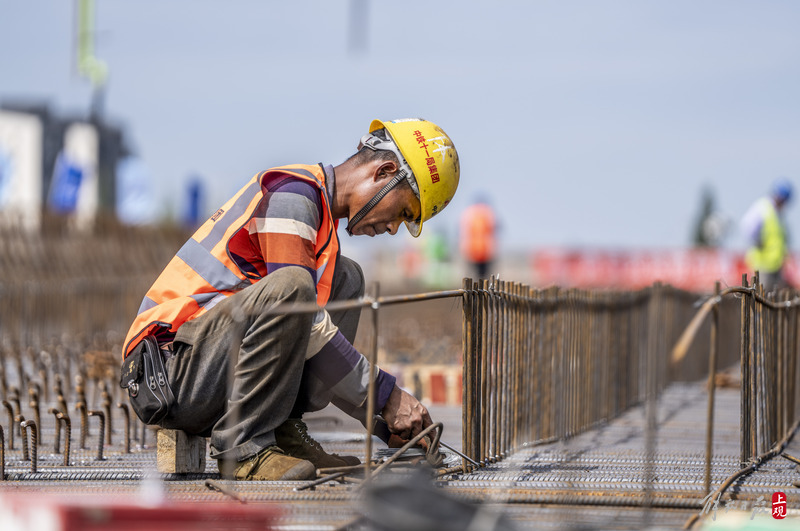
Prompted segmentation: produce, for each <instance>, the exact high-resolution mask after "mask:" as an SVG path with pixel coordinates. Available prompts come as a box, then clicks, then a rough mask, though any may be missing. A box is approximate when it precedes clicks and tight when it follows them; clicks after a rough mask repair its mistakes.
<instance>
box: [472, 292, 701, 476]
mask: <svg viewBox="0 0 800 531" xmlns="http://www.w3.org/2000/svg"><path fill="white" fill-rule="evenodd" d="M463 292H464V296H463V314H464V318H463V335H462V341H463V353H464V370H463V379H464V381H463V402H462V407H463V416H462V418H463V427H462V429H463V442H462V447H463V449H464V451H465V453H466V454H467V455H469V456H470V457H471V458H473V459H475V460H477V461H479V462H481V463H482V464H486V463H493V462H496V461H497V460H499V459H502V458H504V457H506V456H508V455H509V454H510V453H512V452H514V451H516V450H518V449H519V448H521V447H523V446H528V445H531V444H536V443H541V442H546V441H552V440H556V439H563V438H568V437H571V436H574V435H576V434H578V433H580V432H582V431H584V430H586V429H588V428H590V427H592V426H594V425H596V424H597V423H598V422H603V421H607V420H609V419H611V418H614V417H616V416H617V415H619V414H620V413H621V412H623V411H625V410H627V409H628V408H630V407H631V406H633V405H635V404H638V403H640V402H642V401H644V400H645V399H647V398H648V396H649V397H650V398H651V399H653V400H654V399H655V397H656V395H657V393H658V392H659V391H660V390H661V389H663V388H664V386H665V385H666V384H667V383H668V381H669V375H670V373H671V372H672V373H675V372H676V371H677V370H678V369H677V368H676V367H670V366H669V365H668V359H667V356H666V352H667V347H666V346H667V345H668V344H672V343H674V341H675V340H676V339H677V337H678V335H679V333H680V332H681V331H682V330H683V328H684V327H685V325H686V323H687V322H688V319H689V318H690V316H691V313H692V304H693V302H694V296H693V295H691V294H689V293H686V292H682V291H680V290H675V289H673V288H670V287H668V286H662V285H658V284H657V285H655V286H653V287H651V288H647V289H643V290H639V291H633V292H613V291H587V290H578V289H568V290H562V289H560V288H557V287H552V288H548V289H545V290H538V289H534V288H531V287H529V286H525V285H522V284H518V283H514V282H504V281H501V280H498V279H496V278H493V279H491V280H485V279H484V280H477V281H473V280H471V279H465V280H464V282H463ZM464 466H465V467H466V466H467V463H465V464H464Z"/></svg>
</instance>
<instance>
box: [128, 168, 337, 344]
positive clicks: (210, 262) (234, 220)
mask: <svg viewBox="0 0 800 531" xmlns="http://www.w3.org/2000/svg"><path fill="white" fill-rule="evenodd" d="M287 174H288V175H291V176H293V177H297V178H299V179H302V180H304V181H307V182H310V183H312V184H314V185H315V186H317V187H318V188H319V190H320V196H321V198H322V212H323V217H322V220H321V223H320V227H319V229H318V230H317V241H316V244H315V247H314V250H315V253H316V264H315V268H316V271H317V303H318V304H319V305H323V304H325V303H326V302H328V299H329V298H330V295H331V287H332V285H333V272H334V269H335V267H336V259H337V257H338V255H339V238H338V236H337V234H336V226H337V223H336V221H335V220H334V219H333V216H332V215H331V208H330V205H329V204H328V193H327V191H326V188H325V171H324V170H323V169H322V167H321V166H319V165H316V166H308V165H296V166H282V167H279V168H272V169H269V170H267V171H264V172H261V173H259V174H257V175H256V176H254V177H253V178H252V179H250V181H249V182H248V183H247V184H246V185H245V186H244V187H243V188H242V189H241V190H239V192H238V193H237V194H236V195H235V196H233V197H232V198H231V199H230V200H229V201H228V202H227V203H225V204H224V205H223V206H222V208H220V209H219V210H217V212H216V213H214V215H212V216H211V217H210V218H209V219H208V220H207V221H206V222H205V223H204V224H203V225H202V226H201V227H200V228H199V229H198V230H197V232H195V233H194V235H192V237H191V238H190V239H189V240H188V241H187V242H186V243H185V244H184V245H183V247H181V249H180V250H179V251H178V253H177V254H176V255H175V256H174V257H173V258H172V260H171V261H170V263H169V264H167V267H166V268H165V269H164V271H162V272H161V275H159V277H158V278H157V279H156V281H155V283H153V285H152V286H151V287H150V290H149V291H148V292H147V294H146V295H145V297H144V300H143V301H142V305H141V306H140V307H139V313H138V315H137V316H136V319H135V320H134V321H133V324H132V325H131V328H130V330H129V331H128V335H127V337H126V338H125V343H124V347H123V358H124V357H126V356H127V355H128V354H130V352H131V351H132V350H133V349H134V348H135V347H136V345H137V344H138V343H139V342H140V341H141V340H142V338H143V337H144V336H145V335H147V334H151V333H153V332H154V331H155V330H158V329H159V328H161V327H163V328H164V329H167V328H168V329H169V331H170V332H173V333H174V332H176V331H177V330H178V327H180V326H181V325H182V324H183V323H185V322H187V321H190V320H192V319H194V318H196V317H199V316H200V315H202V314H203V313H205V312H206V311H208V310H209V309H211V308H212V307H213V306H214V305H215V304H217V303H218V302H219V301H220V300H222V299H224V298H225V297H228V296H230V295H232V294H234V293H236V292H237V291H240V290H242V289H244V288H246V287H248V286H250V285H252V284H255V283H256V282H257V281H258V280H260V279H261V278H262V276H261V275H260V274H259V273H257V272H256V270H257V268H256V267H255V263H254V262H252V261H251V262H250V263H251V264H253V267H250V268H246V269H243V268H241V267H239V265H237V264H236V262H234V261H233V260H232V259H231V253H232V252H233V254H235V255H237V256H239V257H242V256H247V255H248V253H244V252H242V253H239V252H236V250H237V246H238V247H240V246H241V245H242V243H239V242H241V241H242V240H241V239H234V236H236V235H237V233H239V232H240V231H242V230H243V231H244V232H245V236H249V234H248V228H247V227H248V224H249V222H250V220H251V219H252V218H253V216H254V215H255V213H256V211H257V209H258V206H259V204H260V203H261V201H262V200H263V199H264V191H265V190H266V189H267V186H268V185H269V184H270V183H271V182H273V181H274V180H275V179H277V178H281V177H284V178H285V176H286V175H287ZM247 239H248V238H245V240H247ZM237 244H238V245H237ZM250 254H252V252H251V253H250ZM260 269H261V270H263V269H264V266H263V263H262V264H261V268H260Z"/></svg>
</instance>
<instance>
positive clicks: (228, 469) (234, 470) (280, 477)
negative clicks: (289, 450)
mask: <svg viewBox="0 0 800 531" xmlns="http://www.w3.org/2000/svg"><path fill="white" fill-rule="evenodd" d="M217 466H218V467H219V472H220V474H222V477H224V478H225V479H236V480H240V481H296V480H304V479H314V478H316V476H317V471H316V469H315V468H314V465H312V464H311V463H309V462H308V461H303V460H302V459H296V458H294V457H289V456H288V455H286V454H285V453H283V451H281V449H280V448H278V447H277V446H270V447H269V448H264V449H263V450H261V451H260V452H258V453H257V454H256V455H254V456H253V457H251V458H250V459H247V460H245V461H223V460H221V459H220V460H219V461H217Z"/></svg>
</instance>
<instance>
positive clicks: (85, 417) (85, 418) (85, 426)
mask: <svg viewBox="0 0 800 531" xmlns="http://www.w3.org/2000/svg"><path fill="white" fill-rule="evenodd" d="M75 409H76V410H77V411H78V415H79V416H80V419H81V432H80V438H79V439H78V448H80V449H81V450H83V449H84V448H86V439H87V438H88V437H89V413H88V410H87V409H86V402H83V401H80V402H78V403H77V404H75Z"/></svg>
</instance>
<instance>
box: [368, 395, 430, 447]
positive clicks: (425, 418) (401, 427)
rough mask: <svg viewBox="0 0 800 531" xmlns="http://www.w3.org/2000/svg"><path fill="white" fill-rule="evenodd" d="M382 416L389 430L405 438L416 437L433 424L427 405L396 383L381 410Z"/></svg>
mask: <svg viewBox="0 0 800 531" xmlns="http://www.w3.org/2000/svg"><path fill="white" fill-rule="evenodd" d="M381 416H382V417H383V419H384V420H385V421H386V424H387V425H388V426H389V431H391V432H392V433H394V434H396V435H398V436H400V438H401V439H405V440H410V439H412V438H414V437H415V436H416V435H417V434H418V433H419V432H421V431H422V430H424V429H425V428H427V427H428V426H430V425H431V424H433V421H432V420H431V416H430V415H429V414H428V410H427V409H426V408H425V406H423V405H422V404H420V402H419V400H417V399H416V398H414V397H413V396H411V395H410V394H408V393H406V392H405V391H403V390H402V389H400V388H399V387H397V386H396V385H395V386H394V389H392V394H390V395H389V400H387V401H386V405H385V406H383V410H381Z"/></svg>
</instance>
